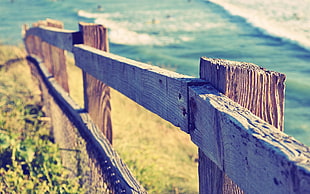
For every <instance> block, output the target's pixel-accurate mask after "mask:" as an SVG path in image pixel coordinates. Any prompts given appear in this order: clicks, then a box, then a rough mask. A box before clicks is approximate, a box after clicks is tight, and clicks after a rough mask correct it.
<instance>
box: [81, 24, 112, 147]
mask: <svg viewBox="0 0 310 194" xmlns="http://www.w3.org/2000/svg"><path fill="white" fill-rule="evenodd" d="M79 28H80V31H81V32H82V33H83V43H84V44H85V45H88V46H91V47H94V48H96V49H100V50H103V51H106V52H109V44H108V32H107V29H106V28H105V27H104V26H102V25H98V24H89V23H83V22H81V23H79ZM89 65H92V64H89ZM83 81H84V107H85V109H86V110H87V111H88V113H89V114H90V116H91V117H92V119H93V121H94V123H95V124H96V125H97V126H98V127H99V129H100V130H102V132H103V134H104V135H105V136H106V137H107V139H108V140H109V141H110V143H111V144H112V136H113V135H112V122H111V105H110V88H109V87H108V86H107V85H106V84H104V83H102V82H101V81H98V80H97V79H96V78H94V77H93V76H91V75H89V74H88V73H86V72H84V71H83Z"/></svg>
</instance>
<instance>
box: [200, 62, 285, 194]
mask: <svg viewBox="0 0 310 194" xmlns="http://www.w3.org/2000/svg"><path fill="white" fill-rule="evenodd" d="M200 77H201V78H202V79H204V80H206V81H208V82H210V83H211V84H212V85H214V87H215V88H216V89H218V90H219V91H221V92H222V93H223V94H224V95H226V96H227V97H229V98H230V99H232V100H233V101H235V102H237V103H239V104H240V105H242V106H243V107H245V108H247V109H249V110H250V111H251V112H252V113H254V114H255V115H257V116H259V117H260V118H262V119H263V120H265V121H267V122H268V123H270V124H272V125H273V126H275V127H276V128H279V129H280V130H281V131H282V130H283V123H284V81H285V75H283V74H280V73H277V72H271V71H267V70H266V69H263V68H261V67H259V66H257V65H255V64H252V63H243V62H235V61H229V60H224V59H211V58H206V57H203V58H201V62H200ZM199 154H200V155H199V157H201V158H204V160H201V162H203V161H208V160H209V159H208V158H207V157H206V156H205V155H204V154H203V152H201V151H200V152H199ZM210 163H212V161H208V162H207V163H201V164H200V165H199V172H200V176H207V178H206V179H209V180H210V181H215V182H216V181H219V182H220V183H222V186H221V187H222V191H221V192H222V193H243V192H242V190H241V189H240V188H239V187H238V186H237V185H235V184H234V183H233V181H232V180H230V179H229V177H227V176H226V175H225V173H224V172H221V171H220V170H219V168H218V167H216V165H213V166H212V168H213V170H214V171H217V172H211V173H210V174H208V173H204V172H205V169H204V168H209V166H210V165H209V164H210ZM210 171H212V170H211V169H209V170H208V171H207V172H210ZM214 174H218V175H219V176H218V177H214V176H213V175H214ZM214 184H215V185H217V184H216V183H214ZM200 185H201V187H202V188H201V190H202V193H203V190H204V188H203V185H204V183H203V182H201V184H200ZM211 190H213V189H212V188H211Z"/></svg>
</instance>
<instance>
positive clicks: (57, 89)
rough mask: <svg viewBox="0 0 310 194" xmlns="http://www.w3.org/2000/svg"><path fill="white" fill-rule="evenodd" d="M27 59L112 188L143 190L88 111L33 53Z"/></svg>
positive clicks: (117, 190) (134, 191)
mask: <svg viewBox="0 0 310 194" xmlns="http://www.w3.org/2000/svg"><path fill="white" fill-rule="evenodd" d="M27 59H28V61H29V62H30V63H32V64H33V65H34V66H35V67H36V68H37V74H39V75H40V77H41V79H42V82H43V83H44V84H45V87H46V88H48V93H49V95H50V96H52V97H53V98H54V100H55V102H57V104H58V106H59V107H61V109H62V111H63V112H64V113H65V115H66V116H67V117H68V118H69V119H70V121H71V122H72V123H73V124H74V125H75V126H76V127H77V129H78V130H79V133H80V134H81V135H82V137H83V138H84V139H86V140H87V144H88V146H90V147H92V149H94V151H95V153H96V154H95V155H96V157H100V160H97V161H98V162H99V164H100V166H101V171H102V173H103V174H107V173H108V174H109V175H111V176H109V177H110V179H109V183H110V184H112V186H113V188H114V189H115V193H122V192H124V193H146V192H145V190H144V188H143V187H142V186H140V184H139V183H138V182H137V181H136V180H135V178H134V177H133V176H132V174H131V172H130V171H129V169H128V168H127V166H126V165H125V164H124V163H123V162H122V160H121V159H120V157H119V156H118V154H117V153H116V152H115V151H114V149H113V148H112V146H111V144H110V143H109V141H108V139H106V138H105V136H104V135H103V134H102V133H101V131H100V129H99V128H98V127H97V125H96V124H95V123H94V122H93V121H92V119H91V117H90V116H89V114H88V113H86V112H84V111H82V110H83V109H82V108H81V107H80V106H79V105H77V104H76V103H75V102H74V101H73V100H72V99H71V98H70V96H69V94H68V93H67V92H66V91H65V90H63V88H62V87H61V86H60V85H59V84H58V83H57V81H56V80H55V78H53V77H52V76H51V74H50V73H49V71H48V70H47V69H46V67H45V65H44V64H43V63H40V62H39V61H40V60H39V59H37V58H35V57H34V56H28V57H27Z"/></svg>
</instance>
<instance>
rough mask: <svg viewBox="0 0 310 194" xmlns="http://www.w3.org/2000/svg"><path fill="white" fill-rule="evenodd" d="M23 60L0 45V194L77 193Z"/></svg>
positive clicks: (13, 50)
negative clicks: (61, 158)
mask: <svg viewBox="0 0 310 194" xmlns="http://www.w3.org/2000/svg"><path fill="white" fill-rule="evenodd" d="M24 56H25V53H24V52H23V49H21V48H17V47H14V46H4V45H0V158H1V159H0V193H82V192H83V190H82V188H80V186H79V184H78V179H68V177H67V176H66V174H67V170H66V169H64V168H63V167H62V165H61V160H60V156H59V151H58V147H57V145H56V144H54V143H53V138H52V137H51V136H50V132H49V125H48V122H46V121H44V119H43V117H42V116H44V114H43V112H42V111H41V106H40V96H39V94H40V93H39V90H38V89H37V87H36V85H34V83H33V82H32V80H31V77H30V72H29V69H28V67H27V64H26V61H25V60H24Z"/></svg>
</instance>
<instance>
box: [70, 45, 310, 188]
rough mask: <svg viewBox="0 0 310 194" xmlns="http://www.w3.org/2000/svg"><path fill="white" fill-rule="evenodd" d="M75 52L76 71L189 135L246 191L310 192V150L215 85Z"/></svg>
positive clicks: (109, 56)
mask: <svg viewBox="0 0 310 194" xmlns="http://www.w3.org/2000/svg"><path fill="white" fill-rule="evenodd" d="M73 53H74V56H75V61H76V65H77V66H78V67H80V68H81V69H83V70H84V71H86V72H87V73H89V74H91V75H92V76H94V77H95V78H97V79H99V80H101V81H102V82H104V83H106V84H108V85H109V86H110V87H112V88H114V89H116V90H118V91H120V92H121V93H123V94H124V95H126V96H128V97H129V98H131V99H133V100H134V101H136V102H137V103H139V104H140V105H142V106H144V107H145V108H147V109H149V110H151V111H152V112H154V113H156V114H158V115H159V116H161V117H162V118H164V119H166V120H168V121H170V122H171V123H172V124H174V125H176V126H179V127H181V129H183V131H186V132H188V133H190V135H191V138H192V140H193V142H194V143H195V144H196V145H197V146H198V147H199V148H201V149H202V150H203V152H204V153H205V154H206V155H207V156H208V157H209V158H210V159H211V160H212V161H213V162H215V164H216V165H218V166H219V168H220V169H221V170H223V171H225V172H226V173H227V175H228V176H229V177H231V178H232V179H233V180H234V181H235V182H236V183H237V184H238V185H240V187H241V188H242V189H244V190H245V191H246V192H249V193H260V192H263V191H264V192H266V193H268V192H270V191H274V192H275V193H282V192H283V193H287V192H288V191H289V192H290V193H296V192H297V193H305V192H310V149H309V147H307V146H305V145H303V144H301V143H300V142H298V141H296V140H295V139H294V138H292V137H290V136H288V135H286V134H285V133H283V132H279V130H278V129H276V128H275V127H273V126H271V125H270V124H268V123H266V122H265V121H263V120H262V119H260V118H259V117H257V116H255V115H254V114H252V113H251V112H250V111H248V110H247V109H245V108H243V107H241V106H240V105H238V104H237V103H235V102H233V101H232V100H231V99H229V98H227V97H226V96H224V95H222V94H221V93H219V92H218V91H217V90H215V89H214V88H213V87H212V86H211V85H209V84H206V83H205V82H204V81H202V80H200V79H197V78H192V77H189V76H186V75H181V74H177V73H175V72H172V71H168V70H164V69H161V68H158V67H155V66H151V65H148V64H144V63H140V62H137V61H133V60H130V59H127V58H124V57H120V56H117V55H114V54H111V53H106V52H103V51H100V50H97V49H94V48H91V47H88V46H85V45H76V46H75V47H74V49H73ZM90 61H91V63H90ZM199 85H200V86H199ZM188 107H189V109H188ZM189 115H190V118H188V116H189ZM188 119H189V120H188ZM186 129H187V130H186ZM240 158H241V160H240ZM236 169H238V170H236Z"/></svg>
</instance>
